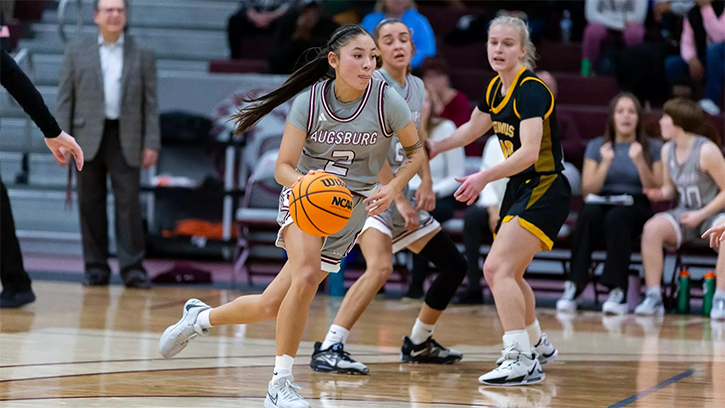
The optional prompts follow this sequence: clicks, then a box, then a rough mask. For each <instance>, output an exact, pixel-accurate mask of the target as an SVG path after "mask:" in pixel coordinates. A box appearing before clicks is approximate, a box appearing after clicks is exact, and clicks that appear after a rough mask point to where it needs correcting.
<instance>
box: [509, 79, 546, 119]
mask: <svg viewBox="0 0 725 408" xmlns="http://www.w3.org/2000/svg"><path fill="white" fill-rule="evenodd" d="M529 80H531V81H536V82H539V83H541V85H544V88H546V90H547V91H549V95H551V106H550V107H549V110H548V111H547V112H546V114H545V115H544V119H548V118H549V116H551V112H553V111H554V93H553V92H551V89H549V87H548V86H546V84H545V83H544V81H542V80H541V79H539V78H536V77H532V76H530V77H526V78H524V80H523V81H521V85H523V84H524V82H526V81H529ZM515 110H516V101H514V111H515ZM516 116H519V115H518V113H517V114H516ZM519 119H521V117H520V116H519Z"/></svg>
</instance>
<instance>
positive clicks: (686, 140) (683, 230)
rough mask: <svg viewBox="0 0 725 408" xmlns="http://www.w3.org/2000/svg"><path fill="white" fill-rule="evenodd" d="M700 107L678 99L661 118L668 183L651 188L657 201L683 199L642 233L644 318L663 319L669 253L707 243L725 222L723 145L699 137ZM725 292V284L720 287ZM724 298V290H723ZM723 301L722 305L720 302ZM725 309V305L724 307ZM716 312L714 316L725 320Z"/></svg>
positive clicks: (720, 271) (640, 309) (724, 272)
mask: <svg viewBox="0 0 725 408" xmlns="http://www.w3.org/2000/svg"><path fill="white" fill-rule="evenodd" d="M703 116H704V115H703V113H702V110H701V109H700V107H699V106H698V105H697V103H695V102H693V101H690V100H686V99H682V98H675V99H671V100H669V101H667V102H666V103H665V106H664V115H662V118H661V119H660V129H661V131H662V138H663V139H664V140H666V141H667V142H666V143H665V145H664V147H662V159H663V161H664V162H665V163H666V166H665V167H664V178H663V180H664V183H663V184H662V187H660V188H655V189H649V190H646V191H645V192H646V194H647V196H648V197H649V199H650V200H653V201H669V200H672V199H674V198H675V197H677V196H678V195H679V203H678V204H677V207H676V208H675V209H672V210H669V211H666V212H663V213H659V214H657V215H655V216H654V217H652V218H651V219H650V220H649V221H647V223H646V224H645V226H644V232H643V233H642V266H643V267H644V274H645V281H646V284H647V294H646V297H645V299H644V300H643V301H642V303H640V304H639V305H638V306H637V308H636V309H635V310H634V311H635V313H636V314H638V315H645V316H649V315H655V314H657V315H662V314H664V312H665V307H664V304H663V302H662V291H661V287H660V282H661V281H662V268H663V266H664V256H663V250H664V249H665V248H675V249H679V248H680V246H682V245H683V244H688V243H693V242H702V243H706V242H707V239H702V238H701V237H702V235H703V234H705V232H706V231H707V230H708V229H709V228H711V227H714V226H716V225H717V224H719V223H720V222H722V221H723V220H724V219H725V213H724V212H723V209H724V208H725V191H724V189H725V159H724V158H723V154H722V151H721V150H720V147H719V146H717V145H716V144H715V143H713V142H712V141H710V140H708V139H707V138H706V137H704V136H700V135H698V134H696V133H695V132H697V130H698V129H699V128H700V126H701V124H702V121H703ZM724 256H725V251H720V253H719V254H718V260H717V268H716V274H717V276H718V277H719V278H722V277H723V276H725V262H723V257H724ZM719 286H720V288H721V289H722V288H723V285H722V283H721V284H720V285H719ZM719 293H720V294H722V292H719ZM718 303H720V302H718ZM724 306H725V305H724ZM716 309H717V308H713V312H712V313H714V314H715V316H714V317H723V315H722V313H723V311H722V310H720V312H719V313H718V312H717V311H716Z"/></svg>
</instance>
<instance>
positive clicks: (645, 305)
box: [634, 293, 665, 316]
mask: <svg viewBox="0 0 725 408" xmlns="http://www.w3.org/2000/svg"><path fill="white" fill-rule="evenodd" d="M634 313H635V314H637V315H640V316H654V315H664V314H665V305H664V304H663V303H662V295H660V294H658V293H647V297H645V298H644V300H643V301H642V303H640V304H639V305H637V307H636V308H635V309H634Z"/></svg>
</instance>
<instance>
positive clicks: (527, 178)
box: [429, 16, 571, 385]
mask: <svg viewBox="0 0 725 408" xmlns="http://www.w3.org/2000/svg"><path fill="white" fill-rule="evenodd" d="M534 55H535V50H534V46H533V44H532V43H531V41H530V40H529V32H528V29H527V27H526V24H525V23H524V22H523V21H522V20H521V19H518V18H515V17H508V16H502V17H497V18H496V19H494V20H493V21H492V22H491V24H490V26H489V29H488V61H489V63H490V64H491V67H492V68H493V69H494V71H496V72H497V73H498V76H496V78H494V79H493V80H492V81H491V82H490V83H489V84H488V88H487V90H486V95H484V96H483V97H482V98H481V100H480V102H479V103H478V107H477V108H476V109H474V111H473V113H472V114H471V119H470V120H469V121H468V122H467V123H465V124H464V125H462V126H461V127H459V128H458V129H457V130H456V131H455V132H454V133H453V134H452V135H451V136H449V137H448V138H446V139H443V140H441V141H439V142H430V141H429V147H430V157H431V158H432V157H435V156H436V155H437V154H438V153H441V152H444V151H447V150H450V149H452V148H456V147H461V146H465V145H467V144H469V143H471V142H473V141H474V140H476V139H477V138H479V137H480V136H481V135H483V134H484V133H486V132H487V131H488V130H489V129H490V128H491V127H493V130H494V132H495V133H496V135H497V136H498V138H499V140H500V143H501V148H502V149H503V153H504V156H505V157H506V160H505V161H504V162H503V163H501V164H498V165H496V166H493V167H491V168H490V169H488V170H484V171H481V172H479V173H476V174H473V175H471V176H468V177H464V178H461V179H459V181H462V182H463V184H462V185H461V187H460V188H459V189H458V191H456V193H455V194H454V196H455V197H456V199H457V200H458V201H462V202H466V203H467V204H468V205H470V204H473V203H474V202H475V201H476V198H477V197H478V194H479V193H480V192H481V190H482V189H483V187H484V186H485V185H486V184H488V183H490V182H492V181H495V180H498V179H501V178H504V177H509V178H510V179H509V181H508V183H507V185H506V192H505V194H504V199H503V203H502V204H501V210H500V217H499V220H498V225H497V227H496V231H497V234H496V237H495V239H494V242H493V245H492V246H491V251H490V252H489V254H488V256H487V257H486V261H485V263H484V265H483V273H484V275H485V277H486V281H487V282H488V284H489V286H490V287H491V292H492V293H493V297H494V301H495V302H496V310H497V311H498V315H499V318H500V319H501V324H502V326H503V329H504V335H503V347H504V350H503V353H502V357H501V358H500V359H499V360H498V363H499V366H498V367H497V368H495V369H494V370H492V371H491V372H489V373H486V374H484V375H482V376H481V377H479V381H480V382H481V383H483V384H489V385H525V384H534V383H537V382H540V381H542V380H543V379H544V373H543V372H542V369H541V364H540V363H541V362H546V361H547V360H550V359H551V358H553V357H555V356H556V355H557V353H558V352H557V350H556V349H554V348H553V347H552V346H551V344H550V343H549V342H548V341H547V339H546V335H545V334H544V333H542V332H541V328H540V326H539V321H538V320H537V318H536V311H535V308H536V299H535V298H534V292H533V291H532V290H531V287H530V286H529V285H528V283H527V282H526V281H525V280H524V272H525V271H526V268H527V266H528V265H529V263H530V262H531V260H532V259H533V258H534V255H535V254H536V253H537V252H538V251H540V250H542V249H543V250H551V248H552V246H553V244H554V240H555V239H556V236H557V234H558V233H559V229H560V228H561V226H562V225H563V224H564V221H565V220H566V218H567V216H568V215H569V199H570V196H571V188H570V187H569V182H568V181H567V180H566V177H565V176H564V175H563V174H562V170H563V169H564V164H563V160H562V156H563V152H562V149H561V145H560V143H559V134H558V131H559V129H558V124H557V121H556V112H555V109H554V95H553V94H552V93H551V91H550V90H549V88H548V87H547V86H546V85H545V84H544V83H543V81H541V80H540V79H539V78H537V77H536V75H534V73H533V72H532V71H531V69H533V62H534V61H533V60H534Z"/></svg>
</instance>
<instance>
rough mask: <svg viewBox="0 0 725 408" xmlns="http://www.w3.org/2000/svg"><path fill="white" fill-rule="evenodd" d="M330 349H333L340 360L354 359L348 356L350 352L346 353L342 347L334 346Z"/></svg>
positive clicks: (350, 360) (351, 360)
mask: <svg viewBox="0 0 725 408" xmlns="http://www.w3.org/2000/svg"><path fill="white" fill-rule="evenodd" d="M332 351H334V352H335V353H337V355H338V356H339V358H340V360H343V361H349V362H353V361H355V360H353V359H352V357H350V353H348V352H347V351H345V349H344V348H342V347H335V348H333V349H332Z"/></svg>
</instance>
